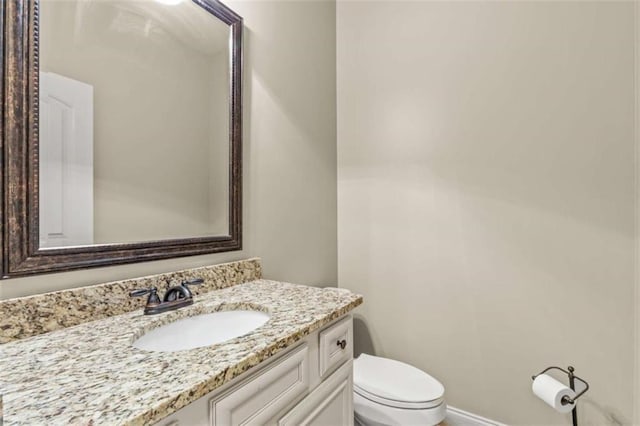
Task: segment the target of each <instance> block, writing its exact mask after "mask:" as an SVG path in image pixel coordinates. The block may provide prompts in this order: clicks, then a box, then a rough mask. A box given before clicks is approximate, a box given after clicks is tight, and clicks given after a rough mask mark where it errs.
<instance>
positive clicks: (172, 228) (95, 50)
mask: <svg viewBox="0 0 640 426" xmlns="http://www.w3.org/2000/svg"><path fill="white" fill-rule="evenodd" d="M39 40H40V48H39V55H40V56H39V68H40V72H39V80H40V81H39V108H40V110H39V146H38V171H39V179H38V182H39V186H40V187H39V194H40V196H39V206H38V207H39V224H40V248H44V249H46V248H56V247H69V246H86V245H96V244H112V243H130V242H143V241H156V240H165V239H175V238H190V237H206V236H225V235H229V147H230V136H229V123H230V106H229V105H230V101H229V93H230V58H231V52H230V27H229V25H227V24H226V23H224V22H223V21H221V20H219V19H218V18H217V17H216V16H214V15H213V14H211V13H209V12H208V11H206V10H204V9H203V8H202V7H201V6H199V5H198V4H196V3H194V2H193V1H191V0H41V2H40V36H39Z"/></svg>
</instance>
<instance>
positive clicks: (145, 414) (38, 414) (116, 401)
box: [0, 280, 362, 426]
mask: <svg viewBox="0 0 640 426" xmlns="http://www.w3.org/2000/svg"><path fill="white" fill-rule="evenodd" d="M361 303H362V297H361V296H359V295H357V294H354V293H351V292H350V291H348V290H344V289H322V288H316V287H307V286H301V285H295V284H288V283H282V282H276V281H267V280H257V281H253V282H248V283H245V284H240V285H236V286H233V287H229V288H225V289H221V290H216V291H211V292H209V293H207V294H204V295H202V296H199V297H197V298H196V303H195V304H194V305H193V306H190V307H187V308H183V309H181V310H178V311H174V312H168V313H165V314H160V315H156V316H144V315H142V311H141V310H137V311H135V312H129V313H126V314H122V315H118V316H113V317H109V318H105V319H101V320H99V321H93V322H87V323H84V324H80V325H77V326H75V327H70V328H66V329H63V330H57V331H53V332H50V333H46V334H42V335H38V336H35V337H32V338H29V339H24V340H19V341H15V342H11V343H7V344H4V345H0V387H1V391H2V393H3V394H4V395H3V400H4V401H3V402H4V404H3V405H4V407H3V408H4V422H5V425H6V426H9V425H37V424H47V425H57V424H60V425H69V424H73V425H110V426H111V425H118V424H125V425H142V424H151V423H154V422H155V421H158V420H160V419H162V418H164V417H166V416H167V415H169V414H171V413H172V412H174V411H176V410H178V409H180V408H182V407H184V406H186V405H187V404H189V403H190V402H192V401H195V400H196V399H198V398H199V397H201V396H203V395H205V394H207V393H209V392H211V391H212V390H215V389H216V388H218V387H220V386H222V385H223V384H224V383H227V382H228V381H230V380H232V379H233V378H235V377H237V376H238V375H240V374H241V373H242V372H244V371H246V370H248V369H249V368H250V367H252V366H255V365H256V364H258V363H260V362H261V361H263V360H265V359H267V358H269V357H270V356H272V355H274V354H276V353H278V352H279V351H281V350H282V349H283V348H285V347H287V346H290V345H292V344H293V343H295V342H296V341H298V340H300V339H301V338H303V337H304V336H306V335H308V334H309V333H311V332H313V331H315V330H317V329H318V328H320V327H322V326H323V325H325V324H327V323H329V322H330V321H332V320H333V319H336V318H338V317H340V316H342V315H344V314H345V313H347V312H349V311H350V310H351V309H353V308H355V307H356V306H358V305H359V304H361ZM238 307H240V308H243V307H244V308H253V309H260V310H263V311H267V312H269V313H270V314H271V318H270V320H269V321H268V322H267V323H266V324H265V325H263V326H262V327H260V328H258V329H256V330H254V331H252V332H251V333H249V334H247V335H245V336H242V337H238V338H235V339H232V340H230V341H228V342H226V343H222V344H219V345H215V346H210V347H206V348H199V349H193V350H189V351H180V352H172V353H161V352H147V351H143V350H140V349H136V348H133V347H132V346H131V342H132V341H133V340H134V339H135V337H136V336H139V335H140V334H141V333H142V332H143V330H148V329H152V328H155V327H157V326H158V325H160V324H164V323H167V322H170V321H173V320H175V319H179V318H184V317H187V316H192V315H196V314H198V313H203V312H213V311H217V310H222V309H233V308H238Z"/></svg>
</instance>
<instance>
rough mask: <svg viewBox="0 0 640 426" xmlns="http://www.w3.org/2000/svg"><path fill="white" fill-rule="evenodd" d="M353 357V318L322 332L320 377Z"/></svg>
mask: <svg viewBox="0 0 640 426" xmlns="http://www.w3.org/2000/svg"><path fill="white" fill-rule="evenodd" d="M352 357H353V322H352V319H351V316H347V317H346V318H345V319H343V320H341V321H338V322H337V323H335V324H333V325H331V326H330V327H328V328H326V329H325V330H323V331H321V332H320V360H319V361H320V362H319V364H320V377H322V378H324V377H325V376H326V375H327V374H328V373H330V372H331V371H333V370H334V369H335V368H337V367H338V366H339V365H340V364H342V363H344V362H345V361H347V360H348V359H351V358H352Z"/></svg>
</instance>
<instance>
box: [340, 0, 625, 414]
mask: <svg viewBox="0 0 640 426" xmlns="http://www.w3.org/2000/svg"><path fill="white" fill-rule="evenodd" d="M633 15H634V13H633V3H631V2H627V3H623V2H615V3H614V2H406V3H400V2H397V1H393V2H383V1H369V2H364V1H357V2H349V1H339V2H338V6H337V34H338V36H337V43H338V60H337V63H338V86H337V87H338V117H339V119H338V188H339V190H338V227H339V238H338V253H339V262H338V264H339V282H340V286H343V287H348V288H351V289H353V290H355V291H358V292H361V293H363V294H364V298H365V304H364V305H363V307H362V308H361V310H360V311H359V315H360V316H361V321H362V323H359V324H358V330H359V331H360V333H359V336H358V337H359V342H358V344H359V345H360V346H359V347H360V348H362V347H367V346H371V345H372V346H373V348H374V350H375V352H377V353H378V354H381V355H383V356H389V357H394V358H397V359H400V360H403V361H406V362H409V363H412V364H415V365H416V366H418V367H420V368H422V369H424V370H426V371H428V372H430V373H431V374H433V375H434V376H435V377H437V378H439V379H440V380H441V381H442V382H443V383H444V385H445V387H446V390H447V391H446V392H447V398H448V400H449V402H450V403H451V404H452V405H453V406H456V407H459V408H462V409H464V410H468V411H471V412H474V413H477V414H480V415H483V416H486V417H489V418H493V419H496V420H499V421H503V422H506V423H509V424H522V425H525V424H526V425H534V424H535V425H542V424H544V425H547V424H549V425H550V424H557V425H561V424H569V422H570V420H569V419H568V418H567V417H568V416H563V415H559V414H557V413H555V412H554V411H553V410H551V409H550V408H549V407H547V406H546V405H545V404H544V403H543V402H541V401H540V400H538V399H536V398H535V397H534V396H533V395H532V393H531V378H530V377H531V375H532V374H534V373H536V372H537V371H539V370H540V369H542V368H544V367H545V366H547V365H551V364H555V365H561V366H566V365H568V364H573V365H575V367H576V368H577V371H578V373H579V374H580V375H583V376H584V377H585V378H587V379H588V380H589V382H590V384H591V386H592V390H590V391H589V393H588V394H587V395H586V396H585V398H584V400H583V401H582V403H581V408H580V415H581V422H582V423H581V424H583V425H607V424H629V423H630V422H631V421H632V416H633V405H634V399H633V393H632V391H633V368H634V359H633V353H634V309H637V307H636V306H634V305H635V302H634V261H635V259H634V158H635V153H634V133H633V132H634V21H633ZM367 327H368V329H369V332H370V336H369V337H367V336H366V335H365V333H364V331H366V328H367ZM357 332H358V331H357ZM369 338H370V340H371V343H370V344H366V343H367V340H368V339H369ZM356 349H358V346H357V347H356Z"/></svg>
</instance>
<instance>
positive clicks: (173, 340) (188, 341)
mask: <svg viewBox="0 0 640 426" xmlns="http://www.w3.org/2000/svg"><path fill="white" fill-rule="evenodd" d="M267 321H269V314H267V313H264V312H260V311H220V312H214V313H211V314H202V315H197V316H193V317H188V318H183V319H180V320H177V321H174V322H172V323H169V324H166V325H163V326H162V327H158V328H155V329H153V330H151V331H148V332H147V333H145V334H144V335H142V337H140V338H138V339H137V340H136V341H134V342H133V346H134V347H136V348H138V349H144V350H147V351H155V352H175V351H183V350H186V349H195V348H202V347H204V346H211V345H215V344H216V343H222V342H226V341H227V340H230V339H233V338H235V337H239V336H242V335H245V334H247V333H249V332H250V331H253V330H255V329H256V328H258V327H260V326H261V325H263V324H264V323H266V322H267Z"/></svg>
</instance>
